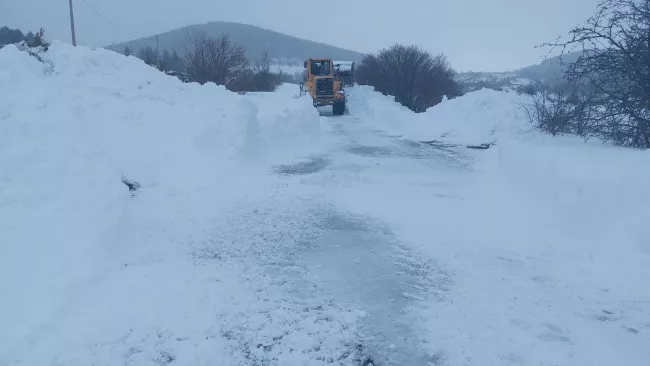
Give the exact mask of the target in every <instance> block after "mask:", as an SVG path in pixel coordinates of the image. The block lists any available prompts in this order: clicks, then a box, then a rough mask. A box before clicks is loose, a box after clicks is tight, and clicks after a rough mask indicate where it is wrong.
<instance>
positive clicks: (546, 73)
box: [513, 52, 581, 80]
mask: <svg viewBox="0 0 650 366" xmlns="http://www.w3.org/2000/svg"><path fill="white" fill-rule="evenodd" d="M580 55H581V52H569V53H566V54H564V55H562V56H555V57H549V58H547V59H545V60H544V61H542V62H541V63H539V64H537V65H532V66H528V67H524V68H521V69H519V70H516V71H513V73H514V74H516V75H517V76H518V77H520V78H525V79H542V80H549V79H557V78H560V77H562V76H563V75H564V72H565V71H566V67H567V65H568V64H572V63H574V62H576V61H577V60H578V57H580Z"/></svg>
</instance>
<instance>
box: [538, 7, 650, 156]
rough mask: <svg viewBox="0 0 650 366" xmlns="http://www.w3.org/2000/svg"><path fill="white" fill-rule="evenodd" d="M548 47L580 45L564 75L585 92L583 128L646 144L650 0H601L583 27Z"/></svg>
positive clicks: (649, 138)
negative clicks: (574, 60)
mask: <svg viewBox="0 0 650 366" xmlns="http://www.w3.org/2000/svg"><path fill="white" fill-rule="evenodd" d="M548 45H550V46H552V47H561V48H562V52H565V51H566V49H568V48H571V49H576V48H577V49H579V50H581V56H580V57H579V58H578V60H577V61H576V62H575V63H573V64H571V65H569V67H568V69H567V72H566V78H567V81H568V82H569V83H570V84H571V85H573V86H574V88H575V89H576V90H581V91H582V92H583V93H589V103H588V105H587V106H586V108H588V113H587V114H586V116H587V117H585V118H587V120H583V121H573V122H575V123H582V124H583V125H584V126H585V129H586V131H585V133H586V134H589V135H593V136H598V137H600V138H602V139H603V140H605V141H607V140H609V141H613V142H614V143H616V144H619V145H623V146H629V147H640V148H650V2H649V1H648V0H604V1H602V2H601V3H600V4H599V5H598V8H597V12H596V13H595V14H594V15H593V16H592V17H591V18H589V19H588V21H587V22H586V24H585V25H584V26H579V27H575V28H574V29H573V30H572V31H571V32H570V39H569V40H568V41H566V42H563V43H560V42H556V43H551V44H548Z"/></svg>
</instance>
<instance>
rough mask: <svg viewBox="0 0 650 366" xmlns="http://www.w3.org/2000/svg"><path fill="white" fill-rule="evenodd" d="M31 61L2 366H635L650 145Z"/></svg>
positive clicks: (513, 97)
mask: <svg viewBox="0 0 650 366" xmlns="http://www.w3.org/2000/svg"><path fill="white" fill-rule="evenodd" d="M39 57H40V58H41V60H38V59H37V58H36V57H34V56H32V55H29V54H28V53H27V52H24V51H20V50H18V49H17V48H16V47H14V46H7V47H4V48H3V49H1V50H0V166H1V167H2V169H0V250H1V252H0V253H1V255H0V299H1V301H0V365H7V366H9V365H11V366H13V365H49V364H64V365H88V364H95V365H117V364H137V365H166V364H171V365H175V364H177V365H260V364H264V365H325V364H336V365H369V364H371V362H372V363H374V364H375V366H378V365H407V364H408V365H438V366H456V365H472V366H474V365H486V366H488V365H490V366H491V365H531V366H532V365H549V366H550V365H569V364H570V365H579V366H582V365H585V366H586V365H612V364H625V365H629V366H637V365H639V366H642V365H644V366H645V365H648V364H649V363H650V350H649V349H648V347H647V345H648V344H650V289H649V288H648V286H647V284H648V283H650V265H649V263H650V239H649V238H650V228H649V227H648V225H647V222H649V221H650V220H649V219H650V191H648V189H647V183H646V182H647V181H648V179H650V173H649V171H648V169H647V168H646V167H647V166H648V165H649V164H650V152H649V151H638V150H632V149H623V148H617V147H612V146H609V145H607V144H601V143H598V142H593V141H590V142H587V143H584V142H582V141H581V140H579V139H577V138H574V137H551V136H547V135H544V134H542V133H540V132H538V131H534V130H533V129H532V128H531V127H530V126H529V124H528V122H527V120H526V118H525V115H524V114H523V112H522V110H521V108H520V106H521V104H522V103H524V102H526V99H525V97H524V96H520V95H517V94H516V93H514V92H497V91H490V90H480V91H477V92H473V93H469V94H467V95H465V96H462V97H459V98H455V99H450V100H444V101H443V102H442V103H440V104H439V105H437V106H435V107H432V108H430V109H429V110H427V111H426V112H424V113H420V114H414V113H412V112H411V111H409V110H408V109H406V108H404V107H402V106H400V105H399V104H397V103H395V101H394V98H392V97H388V96H384V95H381V94H379V93H377V92H375V91H374V90H372V88H370V87H364V86H355V87H353V88H348V98H349V104H348V112H349V114H346V115H344V116H327V115H325V116H321V115H319V113H318V111H317V110H316V109H315V108H313V107H312V104H311V100H310V99H309V98H308V97H304V96H303V97H300V96H299V95H298V87H297V86H295V85H282V86H281V87H280V88H279V89H278V91H276V92H274V93H249V94H246V95H239V94H237V93H231V92H229V91H227V90H226V89H225V88H223V87H221V86H216V85H214V84H206V85H203V86H200V85H198V84H194V83H182V82H181V81H180V80H178V79H177V78H175V77H171V76H167V75H164V74H163V73H160V72H158V71H157V70H156V69H154V68H151V67H149V66H146V65H145V64H144V63H143V62H142V61H140V60H138V59H137V58H134V57H125V56H123V55H120V54H117V53H113V52H111V51H108V50H102V49H97V50H91V49H87V48H84V47H76V48H73V47H72V46H70V45H67V44H64V43H60V42H54V43H53V45H52V46H51V48H50V50H49V51H47V52H40V53H39ZM481 144H488V145H487V146H488V147H489V148H487V149H470V148H467V146H478V145H481Z"/></svg>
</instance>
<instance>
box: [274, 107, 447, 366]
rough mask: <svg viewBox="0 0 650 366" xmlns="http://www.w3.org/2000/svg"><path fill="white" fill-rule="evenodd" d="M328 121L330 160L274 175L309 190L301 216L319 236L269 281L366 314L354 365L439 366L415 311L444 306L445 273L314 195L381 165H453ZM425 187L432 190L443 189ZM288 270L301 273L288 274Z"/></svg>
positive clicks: (385, 229)
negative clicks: (277, 280)
mask: <svg viewBox="0 0 650 366" xmlns="http://www.w3.org/2000/svg"><path fill="white" fill-rule="evenodd" d="M325 118H326V117H325ZM326 121H327V125H328V126H329V129H330V131H329V134H328V138H329V139H331V143H332V146H333V148H332V150H331V151H330V154H328V155H327V156H326V157H323V156H320V157H312V158H310V159H309V160H308V161H306V162H299V163H295V164H293V165H282V166H278V167H276V169H275V172H276V173H277V174H279V175H281V176H282V177H283V179H284V181H285V182H287V191H291V190H293V189H295V190H296V191H298V192H302V194H303V195H304V194H305V189H307V190H308V191H310V192H312V200H311V203H310V205H309V208H308V209H307V211H305V213H304V214H305V216H306V218H307V220H308V222H309V225H311V226H313V227H314V228H315V229H316V231H317V232H318V235H315V236H313V237H312V238H310V239H309V240H305V241H303V242H302V244H300V245H297V246H295V247H293V248H292V249H290V250H287V252H286V256H287V258H291V259H289V260H287V261H286V262H285V263H283V264H280V265H278V266H277V267H276V268H275V275H277V276H279V277H283V278H284V280H283V281H284V284H285V285H286V286H288V287H289V288H291V287H299V286H297V285H298V283H299V282H300V281H296V280H295V278H296V277H300V278H301V279H302V280H304V281H306V282H307V283H309V286H312V287H313V288H317V289H318V291H316V292H315V293H310V294H307V293H306V292H305V291H304V288H305V287H308V286H304V285H303V290H298V291H296V292H295V295H296V296H317V297H319V296H320V297H321V298H327V299H328V301H330V302H331V303H333V304H337V305H339V306H341V307H342V308H349V309H360V310H362V311H364V312H365V314H366V316H365V317H363V318H361V321H360V323H359V324H358V328H357V329H356V331H355V334H356V335H357V336H358V341H357V342H356V346H355V350H354V351H355V352H356V357H355V362H356V364H357V365H366V364H374V365H377V366H378V365H386V366H387V365H442V362H443V357H442V356H441V355H440V354H438V353H436V352H435V349H436V347H435V345H428V344H426V340H425V339H424V338H422V337H421V335H423V333H420V329H418V324H420V323H421V319H420V318H419V315H418V314H420V313H419V312H418V311H417V310H418V308H420V307H423V306H431V304H435V302H437V301H444V299H445V296H444V294H445V292H446V291H447V289H448V286H449V285H450V276H449V274H448V273H446V272H445V271H444V270H443V269H441V268H440V267H439V266H437V265H436V264H435V263H433V262H432V261H430V260H427V259H422V258H421V257H419V256H418V255H417V254H416V253H415V252H413V250H412V249H410V248H408V246H406V245H404V244H403V243H400V242H399V240H398V239H397V238H396V236H395V235H394V234H393V233H392V232H391V229H390V227H389V226H387V225H385V224H384V223H382V222H377V221H376V220H374V219H373V218H371V217H365V216H356V215H352V214H349V213H348V212H346V211H345V210H341V209H338V208H337V207H336V205H333V204H332V203H331V201H330V200H329V198H328V197H327V194H326V193H318V192H327V191H328V189H330V188H332V187H340V186H346V185H356V186H357V187H363V184H364V180H365V179H367V177H365V176H364V170H365V169H368V168H370V169H377V168H375V167H374V165H375V164H376V163H377V160H381V159H393V158H394V159H396V164H400V163H402V162H409V163H410V164H412V165H413V166H412V167H408V169H410V170H411V171H412V169H418V168H422V164H425V167H427V168H428V167H429V166H440V165H441V164H443V165H444V164H447V163H448V164H447V165H449V166H451V167H453V168H456V167H457V165H454V164H453V160H452V159H449V158H448V157H447V156H443V155H441V154H439V152H437V151H430V150H429V152H430V153H431V155H430V156H427V155H426V153H427V151H424V152H423V151H419V150H418V149H417V147H418V146H412V145H408V144H404V143H401V142H395V141H394V140H393V139H387V138H386V137H382V136H379V135H377V134H376V133H375V132H372V131H369V130H368V129H367V128H365V126H363V125H362V124H361V123H360V122H359V121H358V120H355V119H354V117H351V116H344V117H342V118H331V119H330V118H326ZM346 124H347V125H346ZM324 162H327V164H325V163H324ZM441 162H442V163H441ZM379 169H386V167H383V166H381V167H379ZM425 169H426V168H425ZM389 172H390V171H389ZM431 186H432V188H433V189H434V190H435V189H440V190H444V188H445V187H444V186H443V185H436V184H432V185H431ZM298 187H300V188H298ZM306 187H308V188H306ZM290 268H300V269H301V271H300V273H298V272H294V273H291V271H290V270H289V269H290ZM292 276H293V278H291V277H292ZM371 361H372V362H371Z"/></svg>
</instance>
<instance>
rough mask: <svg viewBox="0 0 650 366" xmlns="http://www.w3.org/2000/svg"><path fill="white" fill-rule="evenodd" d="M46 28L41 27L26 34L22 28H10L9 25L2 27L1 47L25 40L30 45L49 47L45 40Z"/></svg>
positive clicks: (0, 28)
mask: <svg viewBox="0 0 650 366" xmlns="http://www.w3.org/2000/svg"><path fill="white" fill-rule="evenodd" d="M44 36H45V30H44V29H43V28H41V29H39V30H38V32H36V33H33V32H31V31H29V32H27V34H24V33H23V32H22V31H21V30H20V29H10V28H9V27H7V26H3V27H0V48H2V47H4V46H6V45H8V44H15V43H21V42H25V43H26V44H27V46H28V47H48V46H49V44H48V43H47V42H46V41H45V38H44Z"/></svg>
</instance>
